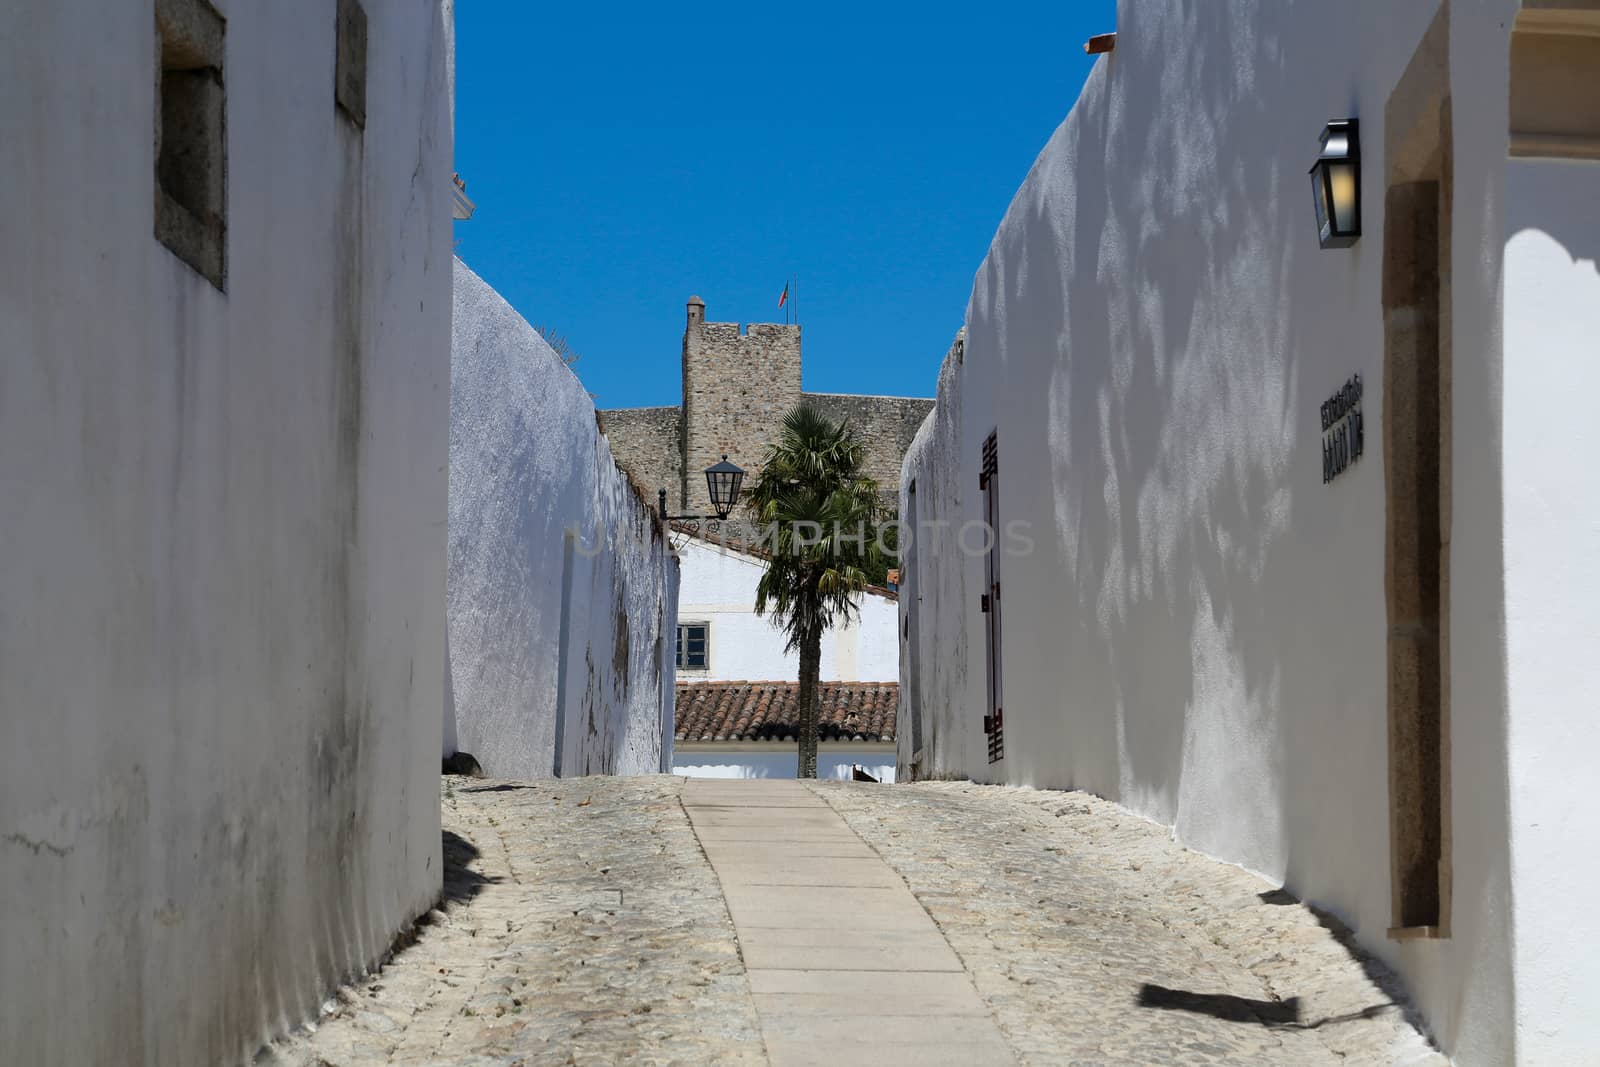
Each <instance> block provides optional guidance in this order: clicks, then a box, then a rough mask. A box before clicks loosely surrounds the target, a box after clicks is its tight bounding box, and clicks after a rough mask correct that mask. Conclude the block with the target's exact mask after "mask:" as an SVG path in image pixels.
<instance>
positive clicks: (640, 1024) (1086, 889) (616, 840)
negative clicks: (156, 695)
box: [260, 777, 1444, 1067]
mask: <svg viewBox="0 0 1600 1067" xmlns="http://www.w3.org/2000/svg"><path fill="white" fill-rule="evenodd" d="M443 812H444V826H445V841H446V886H445V898H446V899H445V900H444V902H443V903H442V906H441V909H440V910H439V911H436V912H434V913H433V914H432V915H431V916H430V917H429V922H428V923H427V924H426V925H424V926H422V927H421V928H420V929H419V936H418V937H417V940H416V943H415V944H413V945H411V946H410V947H408V948H405V949H404V950H402V951H401V952H400V953H399V954H398V955H397V956H396V957H395V958H394V959H393V960H392V961H390V963H389V964H388V965H387V966H385V967H384V968H383V970H382V972H381V973H379V974H378V975H375V976H373V977H372V978H370V979H367V980H365V981H363V982H361V983H358V984H357V985H354V986H352V987H347V988H345V989H342V990H340V991H339V993H338V994H337V995H336V996H334V997H332V998H330V1000H329V1002H328V1003H327V1004H326V1005H325V1006H324V1016H323V1018H322V1019H321V1020H320V1022H319V1024H318V1025H317V1026H316V1027H315V1028H308V1029H307V1030H305V1031H302V1032H300V1033H298V1034H296V1035H293V1036H292V1037H291V1038H289V1039H286V1040H284V1041H282V1042H280V1043H278V1044H277V1045H276V1046H274V1047H273V1048H271V1049H269V1050H267V1051H266V1052H264V1053H263V1055H262V1057H261V1060H260V1062H262V1063H266V1064H273V1065H291V1067H323V1065H340V1067H345V1065H348V1067H367V1065H372V1064H389V1063H395V1064H400V1063H406V1064H503V1065H515V1064H574V1065H587V1064H613V1063H644V1064H665V1063H683V1064H705V1063H734V1064H738V1063H750V1064H758V1063H768V1062H772V1063H778V1064H788V1063H808V1062H819V1063H841V1062H842V1063H854V1062H862V1063H874V1064H888V1063H895V1062H913V1063H939V1062H949V1063H955V1062H959V1063H970V1064H987V1063H1011V1062H1021V1063H1028V1064H1058V1063H1060V1064H1166V1063H1185V1064H1191V1063H1230V1064H1273V1065H1282V1064H1301V1063H1306V1064H1319V1063H1342V1064H1347V1065H1356V1064H1370V1065H1374V1067H1376V1065H1380V1064H1381V1065H1388V1064H1399V1063H1403V1064H1442V1063H1443V1062H1444V1061H1443V1058H1442V1057H1439V1056H1438V1055H1437V1054H1436V1053H1434V1052H1432V1051H1431V1050H1430V1049H1429V1048H1428V1046H1427V1045H1426V1043H1425V1041H1424V1040H1423V1039H1422V1037H1421V1036H1420V1035H1419V1034H1418V1033H1417V1031H1416V1030H1415V1029H1413V1028H1412V1026H1411V1025H1410V1023H1409V1022H1408V1020H1407V1017H1406V1012H1405V1010H1404V1009H1403V1008H1402V1006H1401V1004H1400V1003H1399V1001H1398V998H1397V995H1396V993H1395V989H1394V985H1393V982H1392V979H1391V978H1390V977H1389V976H1388V975H1387V974H1386V973H1385V972H1384V971H1383V970H1382V968H1381V967H1379V966H1378V965H1376V964H1375V963H1373V962H1372V961H1370V960H1366V959H1364V958H1362V957H1361V956H1360V955H1359V954H1357V953H1354V952H1353V951H1352V950H1351V949H1350V948H1349V947H1348V945H1349V941H1348V938H1347V937H1345V936H1344V933H1343V931H1342V930H1340V929H1339V928H1338V925H1337V923H1335V922H1333V921H1332V920H1331V919H1328V918H1326V917H1319V916H1318V915H1316V914H1314V913H1313V912H1311V911H1310V910H1308V909H1306V908H1305V907H1303V906H1301V905H1299V904H1297V903H1296V902H1294V901H1293V900H1292V899H1291V898H1288V897H1287V896H1286V895H1284V894H1282V893H1278V892H1274V891H1273V890H1272V889H1271V887H1270V886H1268V885H1266V884H1265V883H1263V882H1261V881H1260V880H1259V879H1256V878H1254V877H1252V876H1251V875H1248V874H1246V873H1244V872H1242V871H1240V870H1238V869H1237V868H1234V867H1229V866H1227V865H1225V864H1220V863H1216V862H1214V861H1211V860H1207V859H1205V858H1204V857H1201V856H1199V855H1197V854H1195V853H1192V852H1188V851H1186V850H1184V849H1182V848H1180V847H1178V846H1176V845H1175V844H1173V842H1172V841H1171V838H1170V835H1169V834H1168V833H1167V832H1166V831H1165V830H1162V829H1161V828H1159V827H1155V826H1152V825H1150V824H1148V823H1145V822H1143V821H1142V820H1140V819H1137V818H1135V817H1133V816H1131V815H1129V814H1128V813H1126V812H1124V811H1122V810H1121V809H1119V808H1117V807H1116V806H1115V805H1112V804H1108V803H1106V802H1104V801H1100V800H1096V799H1094V798H1092V797H1087V796H1084V795H1082V794H1076V793H1057V792H1041V791H1032V790H1018V789H1007V788H1002V787H994V786H973V785H970V784H966V783H926V784H918V785H915V786H904V785H900V786H876V785H853V784H846V783H824V784H820V785H802V784H799V783H794V782H765V783H744V782H739V783H715V782H703V781H696V782H690V783H687V784H686V783H685V782H684V781H683V780H682V779H677V778H668V777H652V778H633V779H617V778H609V779H608V778H587V779H570V780H566V781H556V782H537V783H513V782H481V781H480V782H474V781H471V780H466V779H446V780H445V786H444V796H443Z"/></svg>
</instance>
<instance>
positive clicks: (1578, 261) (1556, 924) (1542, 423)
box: [1503, 159, 1600, 1064]
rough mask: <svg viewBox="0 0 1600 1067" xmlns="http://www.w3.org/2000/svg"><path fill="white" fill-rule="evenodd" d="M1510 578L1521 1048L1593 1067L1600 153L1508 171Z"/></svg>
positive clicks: (1532, 1056)
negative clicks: (1584, 159)
mask: <svg viewBox="0 0 1600 1067" xmlns="http://www.w3.org/2000/svg"><path fill="white" fill-rule="evenodd" d="M1504 217H1505V237H1506V245H1505V261H1504V272H1505V336H1504V343H1505V366H1504V372H1503V373H1504V388H1505V396H1504V404H1505V429H1504V433H1505V437H1504V444H1503V448H1504V457H1505V479H1506V509H1505V539H1506V544H1505V552H1506V563H1505V582H1506V661H1507V669H1508V679H1507V694H1508V698H1509V706H1510V753H1511V822H1512V839H1511V840H1512V881H1513V884H1514V885H1515V887H1516V893H1515V895H1514V901H1515V913H1514V915H1515V923H1516V932H1517V941H1516V961H1515V969H1516V979H1517V981H1516V990H1517V1002H1518V1012H1517V1015H1518V1018H1517V1034H1518V1052H1519V1054H1520V1055H1521V1056H1522V1057H1523V1058H1524V1059H1525V1060H1526V1061H1527V1062H1529V1063H1572V1064H1577V1063H1596V1062H1600V1019H1597V1018H1596V1015H1595V1012H1594V1010H1593V1008H1594V1004H1595V997H1596V994H1597V992H1600V959H1597V957H1596V953H1595V946H1596V945H1597V944H1600V917H1597V913H1596V911H1595V909H1594V907H1593V903H1592V901H1591V900H1590V899H1589V893H1588V890H1587V887H1589V886H1593V885H1595V884H1597V883H1600V824H1597V823H1596V822H1595V819H1594V810H1593V804H1592V802H1591V799H1590V791H1589V783H1590V782H1592V780H1593V777H1594V767H1595V763H1596V760H1597V758H1600V743H1597V741H1596V737H1595V721H1596V720H1595V712H1596V710H1597V709H1600V697H1597V696H1596V694H1600V596H1597V593H1600V472H1597V471H1596V469H1595V457H1596V456H1600V422H1597V421H1596V407H1595V400H1596V397H1600V273H1597V271H1596V269H1595V263H1596V260H1597V259H1600V162H1579V161H1556V160H1534V159H1516V160H1511V161H1509V162H1508V163H1507V165H1506V178H1505V207H1504Z"/></svg>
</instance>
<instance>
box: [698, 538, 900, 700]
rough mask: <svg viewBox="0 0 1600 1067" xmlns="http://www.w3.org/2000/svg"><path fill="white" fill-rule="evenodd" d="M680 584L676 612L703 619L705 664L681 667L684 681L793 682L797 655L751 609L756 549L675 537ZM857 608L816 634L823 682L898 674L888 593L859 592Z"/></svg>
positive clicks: (757, 571)
mask: <svg viewBox="0 0 1600 1067" xmlns="http://www.w3.org/2000/svg"><path fill="white" fill-rule="evenodd" d="M680 540H683V541H684V543H683V545H682V547H681V548H680V549H679V555H680V556H681V557H682V559H683V590H682V594H681V596H680V597H679V604H678V618H679V620H680V621H682V622H705V623H709V624H710V627H711V630H710V645H709V652H710V654H709V657H708V659H709V668H708V669H707V670H704V671H681V672H679V678H680V680H682V681H686V682H689V681H718V682H720V681H760V682H772V681H776V682H783V681H793V680H795V679H797V678H799V676H800V654H799V653H798V652H786V651H785V650H784V644H785V640H786V639H785V636H784V633H783V631H782V630H779V629H778V628H777V627H776V626H774V625H773V624H772V620H771V618H770V617H763V616H760V615H757V614H756V583H757V582H759V581H760V580H761V574H762V572H763V570H764V569H765V567H766V564H765V563H764V562H763V560H762V559H761V558H760V557H758V556H753V555H749V554H747V553H743V552H738V551H735V550H734V549H731V548H727V547H725V546H723V545H721V544H714V543H709V542H706V541H701V540H697V539H695V538H687V539H684V538H681V537H680ZM856 605H857V607H858V609H859V614H858V615H856V616H854V617H852V618H851V619H850V621H849V622H847V623H845V624H843V625H841V626H839V627H836V628H834V629H832V630H829V631H827V632H826V633H824V634H823V635H822V666H821V674H820V676H821V678H822V680H823V681H838V682H892V681H895V680H896V679H897V678H898V677H899V665H898V657H899V641H898V639H897V637H896V633H895V626H896V619H897V610H898V609H897V608H896V605H895V602H894V600H893V599H891V598H889V597H886V596H883V595H881V594H878V593H873V592H870V591H869V592H865V593H862V594H860V595H859V596H858V597H857V598H856Z"/></svg>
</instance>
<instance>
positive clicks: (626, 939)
mask: <svg viewBox="0 0 1600 1067" xmlns="http://www.w3.org/2000/svg"><path fill="white" fill-rule="evenodd" d="M444 781H445V785H444V789H443V797H442V811H443V825H444V830H445V852H446V856H445V872H446V881H445V899H444V901H443V903H442V905H441V908H440V909H439V910H437V911H436V912H434V913H433V914H432V916H431V917H430V918H431V921H430V922H429V923H428V924H427V925H425V926H422V927H421V928H420V930H419V931H418V934H419V936H418V938H417V941H416V943H415V944H413V945H411V946H410V947H408V948H406V949H404V950H402V951H400V952H399V953H398V954H396V956H395V958H394V959H393V960H391V961H390V962H389V964H388V965H387V966H385V967H384V968H383V969H382V970H381V971H380V972H379V973H378V974H377V975H375V976H373V977H372V978H371V979H369V980H367V981H366V982H363V983H360V984H357V985H355V986H351V987H346V988H343V989H341V990H339V992H338V993H337V995H336V996H334V997H333V998H331V999H330V1000H329V1002H328V1003H327V1004H325V1005H324V1006H323V1007H324V1015H323V1018H322V1019H321V1020H320V1021H319V1022H318V1023H317V1024H316V1026H315V1028H314V1029H313V1030H309V1031H308V1032H302V1033H300V1034H296V1035H293V1036H292V1037H291V1038H290V1039H289V1040H287V1041H285V1042H281V1043H280V1044H279V1045H278V1046H277V1047H275V1048H273V1049H270V1050H268V1052H267V1053H266V1054H265V1055H264V1056H262V1057H261V1058H260V1062H261V1063H264V1064H272V1065H274V1067H277V1065H292V1067H369V1065H374V1064H391V1063H392V1064H464V1065H472V1067H477V1065H488V1064H494V1065H508V1067H509V1065H521V1064H528V1065H531V1064H558V1065H559V1064H573V1065H580V1067H586V1065H589V1064H614V1063H638V1064H668V1063H672V1064H680V1063H681V1064H702V1063H704V1064H710V1063H717V1064H722V1063H727V1064H761V1063H765V1062H766V1056H765V1052H764V1050H763V1046H762V1040H761V1031H760V1025H759V1021H758V1019H757V1016H756V1011H755V1007H754V1003H753V1001H752V998H751V993H750V986H749V982H748V980H747V978H746V977H745V973H744V965H743V963H742V962H741V961H740V958H739V945H738V941H737V940H736V939H735V937H734V932H733V924H732V922H731V921H730V920H729V918H728V912H727V908H726V907H725V906H724V905H723V902H722V894H721V891H720V889H719V886H718V882H717V877H716V875H715V874H714V873H713V872H712V870H711V867H710V865H709V864H708V863H707V862H706V859H705V855H704V854H703V853H702V852H701V850H700V845H699V842H698V841H697V840H696V838H695V835H694V831H693V830H692V829H691V827H690V826H689V821H688V819H687V817H686V816H685V815H684V812H683V807H682V805H681V804H680V803H679V800H678V796H679V793H680V792H681V791H682V788H683V780H682V779H680V778H672V777H668V776H652V777H642V778H572V779H562V780H550V781H539V782H497V781H486V780H474V779H470V778H454V777H451V778H446V779H445V780H444Z"/></svg>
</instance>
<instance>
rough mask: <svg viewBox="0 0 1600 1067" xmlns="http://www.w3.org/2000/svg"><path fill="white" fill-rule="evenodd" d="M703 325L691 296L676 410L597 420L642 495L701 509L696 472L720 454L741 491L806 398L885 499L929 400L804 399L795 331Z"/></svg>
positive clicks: (625, 411)
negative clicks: (841, 430)
mask: <svg viewBox="0 0 1600 1067" xmlns="http://www.w3.org/2000/svg"><path fill="white" fill-rule="evenodd" d="M705 318H706V305H705V301H703V300H701V299H700V298H699V297H698V296H692V297H690V298H689V305H688V316H687V322H686V325H685V326H684V331H683V399H682V401H681V403H680V405H679V406H677V407H649V408H613V409H612V410H609V411H602V412H600V423H601V428H602V429H603V430H604V431H605V434H606V436H607V437H608V438H609V439H610V441H611V449H612V452H613V453H614V454H615V455H616V457H617V460H618V462H620V463H621V464H622V465H623V467H624V468H626V469H627V470H628V471H629V472H630V473H632V474H633V476H634V477H635V478H637V479H638V480H639V481H640V482H642V483H644V486H645V487H646V488H648V489H657V488H665V489H666V490H667V492H668V504H669V506H672V507H677V508H682V509H686V510H695V511H705V510H708V509H709V507H710V504H711V501H710V499H709V498H708V496H707V493H706V485H705V479H704V478H703V477H702V476H701V472H702V471H704V470H705V469H706V468H707V467H709V466H711V465H712V464H714V463H716V462H717V461H718V460H720V459H721V458H722V457H723V455H724V454H726V455H727V457H728V458H729V459H731V460H732V461H733V462H735V463H737V464H738V465H739V466H741V467H743V468H744V469H745V471H746V472H747V473H746V476H745V477H746V484H749V482H750V481H751V480H753V479H754V478H755V476H756V475H757V474H758V473H760V470H761V457H762V456H763V455H764V454H765V452H766V450H767V448H768V447H769V446H770V445H771V444H772V443H773V441H774V440H775V439H776V437H777V432H778V427H779V425H780V424H781V422H782V420H783V416H784V413H785V412H787V411H788V410H789V409H790V408H791V407H793V406H794V405H795V404H796V403H798V402H799V401H801V400H809V401H811V402H812V403H813V404H814V405H815V406H816V407H818V408H820V409H821V410H822V411H823V412H824V413H825V414H827V415H828V416H830V417H831V418H834V419H843V420H846V421H848V422H849V423H850V425H851V427H852V428H853V429H854V430H855V432H856V434H857V435H858V436H859V437H860V438H861V440H862V442H863V443H864V444H865V445H866V449H867V473H868V474H870V475H871V476H872V477H873V478H875V479H877V482H878V484H879V486H880V487H882V488H883V489H884V490H885V492H886V494H890V495H892V494H893V493H894V491H895V487H896V486H898V484H899V480H900V462H901V460H902V459H904V458H905V452H906V449H907V447H909V446H910V444H911V439H912V437H913V436H915V434H916V432H917V427H918V426H920V425H922V420H923V419H924V418H926V417H927V414H928V412H929V411H930V410H932V408H933V401H932V400H926V399H921V398H915V397H898V396H855V395H848V394H840V393H807V392H804V391H803V390H802V389H801V383H800V327H799V325H787V324H781V323H751V324H749V325H748V326H742V325H740V324H739V323H737V322H707V321H705Z"/></svg>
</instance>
